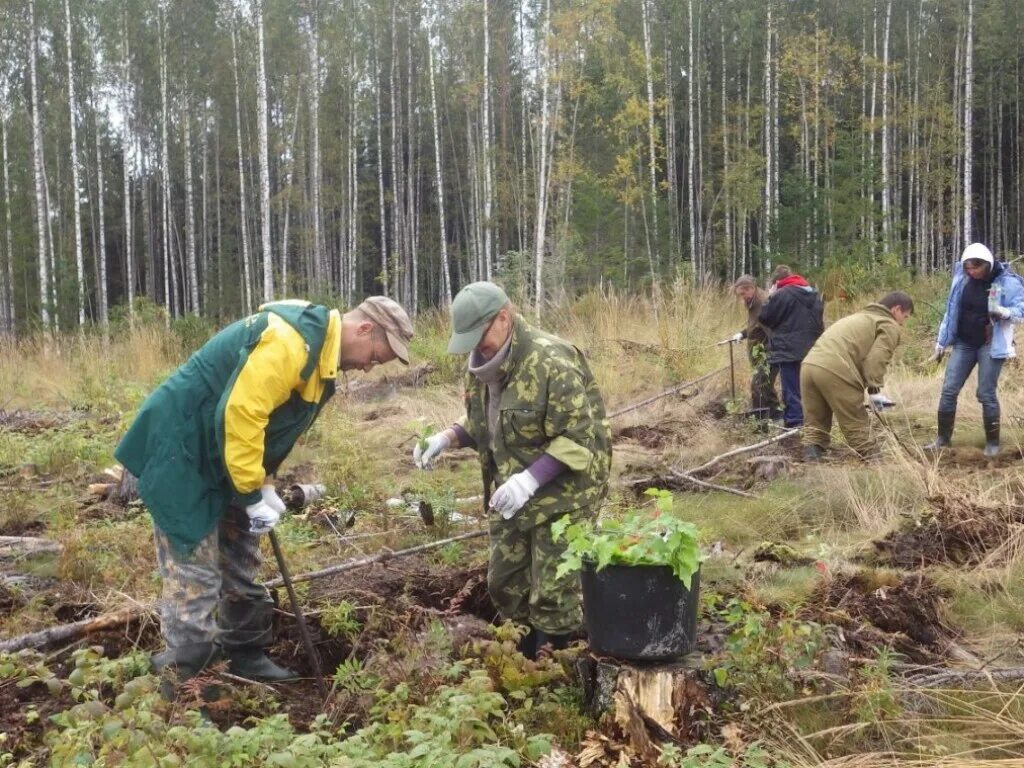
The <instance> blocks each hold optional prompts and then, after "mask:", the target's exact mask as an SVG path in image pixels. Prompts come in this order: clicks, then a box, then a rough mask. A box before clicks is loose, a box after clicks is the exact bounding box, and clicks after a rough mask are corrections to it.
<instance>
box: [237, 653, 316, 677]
mask: <svg viewBox="0 0 1024 768" xmlns="http://www.w3.org/2000/svg"><path fill="white" fill-rule="evenodd" d="M228 669H229V670H230V671H231V674H233V675H238V676H239V677H244V678H245V679H246V680H258V681H260V682H261V683H284V682H287V681H289V680H298V679H299V676H298V675H296V674H295V673H294V672H292V671H291V670H290V669H287V668H285V667H282V666H281V665H280V664H276V663H274V662H273V661H272V660H271V659H270V657H269V656H267V654H265V653H264V652H263V649H262V648H252V649H245V650H236V651H233V652H232V653H231V655H229V656H228Z"/></svg>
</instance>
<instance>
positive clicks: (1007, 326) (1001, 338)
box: [938, 261, 1024, 360]
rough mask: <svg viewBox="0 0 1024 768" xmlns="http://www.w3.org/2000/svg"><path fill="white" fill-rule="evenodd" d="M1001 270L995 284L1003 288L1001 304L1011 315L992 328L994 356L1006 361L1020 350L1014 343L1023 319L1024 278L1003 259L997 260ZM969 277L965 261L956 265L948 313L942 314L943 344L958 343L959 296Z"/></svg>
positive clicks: (994, 281)
mask: <svg viewBox="0 0 1024 768" xmlns="http://www.w3.org/2000/svg"><path fill="white" fill-rule="evenodd" d="M998 268H999V269H1000V270H1001V271H1000V273H999V274H998V275H996V279H995V280H993V281H992V284H993V285H998V286H999V287H1000V288H1001V289H1002V294H1001V295H1000V297H999V306H1001V307H1006V308H1007V309H1009V310H1010V317H1009V318H1008V319H1006V320H997V321H995V322H994V323H993V328H992V351H991V354H992V358H993V359H995V360H1005V359H1006V358H1008V357H1016V356H1017V352H1016V350H1015V349H1014V345H1013V326H1014V324H1015V323H1019V322H1022V321H1024V279H1022V278H1021V276H1020V275H1018V274H1017V273H1016V272H1014V271H1013V269H1012V268H1011V267H1010V265H1009V264H1008V263H1007V262H1005V261H1001V262H999V263H998ZM968 280H970V278H969V277H968V276H967V275H966V274H965V273H964V268H963V265H962V264H959V263H957V264H956V265H955V266H954V267H953V284H952V285H951V286H950V289H949V298H948V299H947V300H946V314H945V315H943V317H942V324H941V325H940V326H939V338H938V343H939V344H941V345H942V346H944V347H950V346H952V345H953V344H954V343H955V342H956V329H957V325H958V321H959V319H960V297H961V296H963V292H964V285H965V284H966V283H967V281H968Z"/></svg>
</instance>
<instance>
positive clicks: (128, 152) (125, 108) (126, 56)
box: [120, 0, 135, 324]
mask: <svg viewBox="0 0 1024 768" xmlns="http://www.w3.org/2000/svg"><path fill="white" fill-rule="evenodd" d="M129 61H130V53H129V48H128V0H125V4H124V9H123V12H122V16H121V88H120V97H121V162H122V172H123V173H122V177H123V203H124V221H123V232H124V237H123V239H124V258H125V276H124V284H125V293H126V295H127V300H128V320H129V322H130V323H131V324H134V322H135V265H134V263H133V258H132V257H133V253H132V182H131V178H132V172H131V158H132V155H133V150H134V139H133V136H132V130H131V122H132V98H131V68H130V66H129Z"/></svg>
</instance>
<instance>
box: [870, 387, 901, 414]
mask: <svg viewBox="0 0 1024 768" xmlns="http://www.w3.org/2000/svg"><path fill="white" fill-rule="evenodd" d="M868 402H870V403H871V407H872V408H873V409H874V410H875V411H876V412H877V411H884V410H885V409H886V408H891V407H892V406H894V405H896V403H894V402H893V401H892V400H890V399H889V398H888V397H886V396H885V395H883V394H882V393H881V392H878V393H876V394H874V395H868Z"/></svg>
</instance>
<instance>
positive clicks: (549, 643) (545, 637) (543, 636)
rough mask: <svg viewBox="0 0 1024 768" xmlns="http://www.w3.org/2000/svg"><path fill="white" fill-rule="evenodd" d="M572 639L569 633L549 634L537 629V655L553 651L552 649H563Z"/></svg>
mask: <svg viewBox="0 0 1024 768" xmlns="http://www.w3.org/2000/svg"><path fill="white" fill-rule="evenodd" d="M571 639H572V635H571V634H564V635H549V634H548V633H547V632H542V631H541V630H539V629H538V630H537V655H538V656H540V655H541V654H542V653H545V652H546V653H549V654H550V653H553V652H554V651H564V650H565V649H566V648H568V647H569V641H570V640H571Z"/></svg>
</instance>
